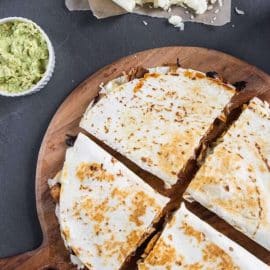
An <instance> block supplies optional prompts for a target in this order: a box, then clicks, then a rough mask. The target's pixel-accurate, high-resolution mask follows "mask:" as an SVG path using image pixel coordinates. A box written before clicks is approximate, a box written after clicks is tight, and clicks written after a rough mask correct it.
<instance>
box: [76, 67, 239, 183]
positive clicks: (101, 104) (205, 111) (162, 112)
mask: <svg viewBox="0 0 270 270" xmlns="http://www.w3.org/2000/svg"><path fill="white" fill-rule="evenodd" d="M234 93H235V88H234V87H233V86H231V85H228V84H225V83H223V82H222V81H220V80H219V79H214V78H209V77H207V76H206V75H205V74H204V73H202V72H198V71H194V70H191V69H182V68H169V67H160V68H154V69H150V70H149V73H147V74H145V75H144V77H143V78H141V79H133V80H132V81H129V82H128V80H127V77H125V76H124V77H121V78H119V79H117V80H114V81H112V82H110V83H108V84H107V85H106V87H105V88H104V89H103V91H102V98H101V99H100V100H99V101H98V102H97V103H96V104H93V103H91V104H90V105H89V107H88V109H87V111H86V112H85V114H84V116H83V119H82V121H81V123H80V127H82V128H83V129H85V130H86V131H88V132H89V133H90V134H92V135H94V136H95V137H97V138H98V139H99V140H101V141H103V142H104V143H106V144H108V145H109V146H110V147H112V148H113V149H114V150H116V151H118V152H119V153H121V154H122V155H124V156H125V157H127V158H128V159H130V160H131V161H133V162H134V163H136V164H137V165H138V166H140V167H141V168H142V169H144V170H146V171H148V172H150V173H152V174H154V175H156V176H157V177H159V178H160V179H162V180H163V181H164V183H165V185H166V187H167V188H169V187H171V186H172V185H174V184H175V183H176V182H177V180H178V174H179V172H180V171H182V170H184V168H185V166H186V165H187V162H188V161H189V160H190V159H193V158H194V157H195V150H196V149H197V148H198V147H199V146H200V144H201V141H202V139H203V138H204V136H205V134H206V133H207V131H208V130H210V129H211V128H212V124H213V122H214V120H215V119H216V118H217V117H220V116H221V114H222V111H223V109H224V107H225V106H226V105H227V104H228V103H229V101H230V99H231V97H232V96H233V95H234Z"/></svg>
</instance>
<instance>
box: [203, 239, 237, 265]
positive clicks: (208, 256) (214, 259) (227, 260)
mask: <svg viewBox="0 0 270 270" xmlns="http://www.w3.org/2000/svg"><path fill="white" fill-rule="evenodd" d="M203 260H204V261H205V262H211V263H216V264H217V266H216V267H218V268H216V269H226V270H238V269H240V268H239V267H238V266H236V265H235V264H234V263H233V260H232V258H231V257H230V256H229V255H228V254H227V253H226V252H225V251H224V250H223V249H221V248H220V247H219V246H217V245H215V244H214V243H210V244H208V245H206V247H205V248H204V249H203Z"/></svg>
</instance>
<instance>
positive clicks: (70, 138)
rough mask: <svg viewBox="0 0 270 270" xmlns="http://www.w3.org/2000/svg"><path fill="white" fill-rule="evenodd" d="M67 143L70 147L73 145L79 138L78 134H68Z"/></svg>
mask: <svg viewBox="0 0 270 270" xmlns="http://www.w3.org/2000/svg"><path fill="white" fill-rule="evenodd" d="M66 137H67V138H66V141H65V142H66V145H67V146H69V147H72V146H73V145H74V143H75V141H76V139H77V137H78V136H77V135H76V136H74V135H70V134H66Z"/></svg>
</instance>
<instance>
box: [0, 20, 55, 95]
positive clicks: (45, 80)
mask: <svg viewBox="0 0 270 270" xmlns="http://www.w3.org/2000/svg"><path fill="white" fill-rule="evenodd" d="M10 21H23V22H28V23H32V24H34V25H35V26H36V28H37V29H38V30H39V31H40V32H41V34H42V35H43V37H44V39H45V41H46V42H47V46H48V51H49V59H48V64H47V68H46V71H45V73H44V75H43V77H42V78H41V79H40V80H39V81H38V83H37V84H36V85H34V86H33V87H32V88H30V89H27V90H25V91H22V92H18V93H9V92H7V91H5V90H2V89H0V95H2V96H7V97H19V96H25V95H30V94H33V93H35V92H38V91H40V90H41V89H42V88H43V87H44V86H45V85H46V84H47V83H48V82H49V80H50V79H51V77H52V74H53V71H54V66H55V53H54V49H53V46H52V43H51V41H50V39H49V38H48V36H47V34H46V33H45V32H44V31H43V30H42V29H41V27H40V26H38V25H37V24H36V23H35V22H33V21H31V20H29V19H26V18H22V17H8V18H4V19H0V24H3V23H7V22H10Z"/></svg>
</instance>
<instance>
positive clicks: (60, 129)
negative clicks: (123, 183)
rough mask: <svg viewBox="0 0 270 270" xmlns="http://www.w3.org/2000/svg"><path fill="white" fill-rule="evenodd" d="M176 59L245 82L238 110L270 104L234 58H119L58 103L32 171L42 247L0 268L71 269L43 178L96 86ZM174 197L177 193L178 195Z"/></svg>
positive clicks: (206, 53) (56, 163)
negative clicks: (255, 102) (253, 102)
mask: <svg viewBox="0 0 270 270" xmlns="http://www.w3.org/2000/svg"><path fill="white" fill-rule="evenodd" d="M177 58H178V59H179V62H180V64H181V66H182V67H184V68H193V69H197V70H200V71H203V72H207V71H217V72H218V73H219V74H220V75H221V76H222V77H223V78H224V79H225V80H227V81H228V82H231V83H234V82H236V81H242V80H244V81H247V82H248V86H247V88H246V90H245V91H243V92H241V93H240V94H239V96H238V97H237V98H236V99H235V103H234V104H237V106H238V105H239V104H241V103H244V102H246V101H248V100H249V99H250V98H252V97H254V96H260V97H261V98H262V99H265V100H267V101H269V102H270V77H269V76H268V75H267V74H265V73H264V72H262V71H260V70H259V69H257V68H256V67H254V66H251V65H249V64H247V63H245V62H243V61H241V60H239V59H237V58H234V57H232V56H229V55H227V54H224V53H221V52H218V51H214V50H209V49H204V48H196V47H166V48H160V49H152V50H148V51H144V52H140V53H137V54H134V55H131V56H128V57H125V58H122V59H120V60H118V61H116V62H115V63H113V64H111V65H108V66H106V67H105V68H103V69H101V70H99V71H98V72H97V73H95V74H94V75H92V76H91V77H90V78H89V79H87V80H86V81H85V82H83V83H82V84H81V85H79V86H78V87H77V88H76V89H75V90H74V91H73V92H72V93H71V95H69V96H68V97H67V99H66V100H65V101H64V102H63V104H62V105H61V106H60V108H59V109H58V111H57V112H56V114H55V116H54V117H53V119H52V121H51V123H50V125H49V127H48V130H47V132H46V134H45V137H44V139H43V142H42V146H41V149H40V153H39V158H38V163H37V170H36V202H37V211H38V216H39V220H40V224H41V227H42V231H43V242H42V245H41V246H40V247H39V248H38V249H37V250H35V251H32V252H27V253H25V254H21V255H18V256H14V257H11V258H6V259H1V260H0V269H2V270H13V269H22V270H31V269H48V270H49V269H61V270H62V269H63V270H66V269H75V267H73V266H72V265H71V264H70V261H69V256H68V252H67V251H66V250H65V248H64V245H63V242H62V240H61V238H60V233H59V228H58V223H57V220H56V218H55V214H54V209H55V205H54V203H53V201H52V199H51V198H50V194H49V188H48V186H47V180H48V179H49V178H51V177H53V176H54V175H55V174H56V173H57V172H58V171H59V170H60V169H61V167H62V165H63V161H64V154H65V151H66V145H65V136H66V134H77V133H78V132H79V127H78V124H79V121H80V119H81V117H82V115H83V113H84V111H85V109H86V107H87V105H88V104H89V102H90V101H91V100H92V99H93V98H94V97H95V96H96V95H97V93H98V91H99V85H100V84H101V83H102V82H105V83H106V82H107V81H109V80H111V79H113V78H116V77H118V76H119V75H121V73H122V72H123V71H129V70H130V69H131V68H132V67H136V66H143V67H145V68H147V67H155V66H160V65H164V64H172V63H174V64H175V63H176V61H177ZM108 150H109V151H110V152H112V153H113V154H114V155H115V156H116V157H117V158H119V159H120V160H121V161H123V162H124V163H125V164H127V165H129V166H130V167H131V169H133V170H134V171H136V172H137V173H138V174H139V175H140V176H141V177H144V178H145V179H146V180H147V182H150V183H151V182H152V181H154V179H152V181H151V179H150V178H151V177H152V176H149V174H146V173H145V172H142V171H140V169H139V168H137V167H136V166H135V165H134V164H132V163H130V162H129V161H127V160H125V158H123V157H121V156H120V155H117V154H116V153H114V152H113V151H111V149H108ZM182 191H183V187H182ZM177 193H178V192H177ZM174 195H175V194H174ZM178 195H181V191H180V192H179V193H178ZM178 197H179V196H178ZM188 207H189V208H191V210H192V211H194V212H195V213H196V214H198V215H199V216H200V217H201V218H203V219H204V220H206V221H207V222H208V223H210V224H211V225H213V226H214V227H215V228H217V229H219V230H220V231H222V232H223V233H224V234H225V235H227V236H229V237H230V238H232V239H233V240H235V241H237V242H238V243H240V244H241V245H242V246H244V247H245V248H246V249H248V250H249V251H250V252H252V253H253V254H255V255H256V256H258V257H259V258H260V259H262V260H264V261H265V262H266V263H268V264H269V265H270V253H269V252H267V251H266V250H265V249H263V248H262V247H260V246H259V245H257V244H255V243H254V242H253V241H251V240H250V239H248V238H247V237H245V236H244V235H242V234H240V233H239V232H237V231H235V230H234V229H233V228H232V227H231V226H229V225H228V224H226V223H225V222H223V221H221V220H220V219H219V218H217V217H216V216H215V215H213V214H212V213H210V212H209V211H207V210H205V209H204V208H202V207H201V206H199V205H198V204H192V205H188ZM130 269H131V268H130Z"/></svg>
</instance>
